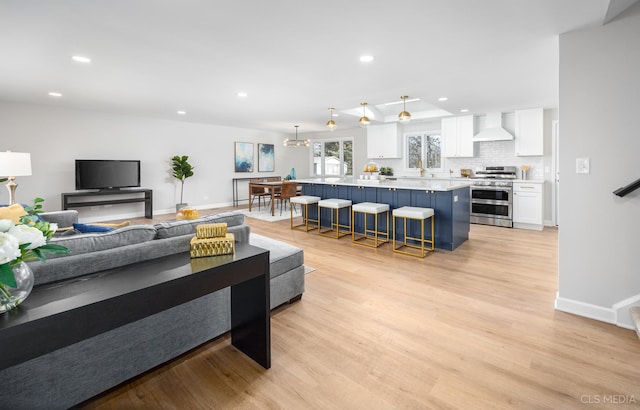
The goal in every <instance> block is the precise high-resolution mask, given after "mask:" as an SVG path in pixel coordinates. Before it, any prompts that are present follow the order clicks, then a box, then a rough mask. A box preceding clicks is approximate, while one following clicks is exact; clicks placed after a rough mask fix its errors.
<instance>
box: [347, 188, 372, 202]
mask: <svg viewBox="0 0 640 410" xmlns="http://www.w3.org/2000/svg"><path fill="white" fill-rule="evenodd" d="M349 188H350V189H349V197H348V198H345V199H350V200H351V202H353V203H354V204H359V203H360V202H376V198H377V194H376V188H371V187H366V186H352V187H349Z"/></svg>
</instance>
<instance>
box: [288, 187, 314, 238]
mask: <svg viewBox="0 0 640 410" xmlns="http://www.w3.org/2000/svg"><path fill="white" fill-rule="evenodd" d="M319 201H320V197H319V196H310V195H301V196H294V197H291V198H289V203H290V204H299V205H300V209H301V211H302V222H303V223H301V224H298V225H294V224H293V206H290V207H289V210H290V211H291V219H290V221H291V229H298V230H304V231H305V232H309V231H311V230H313V229H317V228H318V226H319V224H318V215H320V212H319V211H318V202H319ZM309 205H315V206H316V212H317V215H316V219H311V218H310V217H309ZM309 222H315V225H313V224H312V225H311V227H309ZM302 228H304V229H302Z"/></svg>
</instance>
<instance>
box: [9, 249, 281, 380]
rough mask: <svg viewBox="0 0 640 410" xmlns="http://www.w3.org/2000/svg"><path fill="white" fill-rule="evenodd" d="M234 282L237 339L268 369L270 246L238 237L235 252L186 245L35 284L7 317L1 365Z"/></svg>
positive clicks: (234, 336)
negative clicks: (206, 253) (210, 252)
mask: <svg viewBox="0 0 640 410" xmlns="http://www.w3.org/2000/svg"><path fill="white" fill-rule="evenodd" d="M228 286H231V327H232V329H231V343H232V344H233V345H234V346H235V347H237V348H238V349H239V350H241V351H242V352H244V353H245V354H246V355H247V356H249V357H250V358H252V359H253V360H255V361H256V362H257V363H259V364H260V365H261V366H262V367H264V368H266V369H268V368H269V367H271V324H270V316H269V301H270V284H269V251H267V250H264V249H261V248H257V247H254V246H251V245H249V244H246V243H236V252H235V254H233V255H221V256H212V257H206V258H196V259H190V257H189V252H185V253H179V254H175V255H169V256H165V257H162V258H158V259H152V260H149V261H144V262H139V263H135V264H131V265H127V266H124V267H121V268H117V269H112V270H108V271H103V272H98V273H96V274H92V275H88V276H85V277H83V278H82V280H77V279H76V280H71V281H68V282H66V283H63V284H60V283H56V284H51V285H44V286H41V287H36V288H34V290H33V292H32V293H31V295H30V296H29V297H28V298H27V299H26V300H25V301H24V302H23V303H22V304H21V305H20V306H18V308H16V309H15V310H13V311H11V312H8V313H4V314H3V315H1V316H0V346H2V354H0V370H2V369H5V368H8V367H10V366H14V365H16V364H19V363H22V362H25V361H27V360H30V359H33V358H36V357H38V356H41V355H44V354H47V353H51V352H53V351H55V350H57V349H60V348H63V347H66V346H69V345H71V344H74V343H77V342H79V341H81V340H84V339H88V338H91V337H93V336H96V335H99V334H101V333H105V332H108V331H110V330H112V329H115V328H117V327H120V326H123V325H126V324H128V323H132V322H135V321H137V320H140V319H142V318H145V317H147V316H151V315H153V314H156V313H158V312H161V311H164V310H167V309H170V308H172V307H174V306H178V305H180V304H183V303H186V302H189V301H191V300H194V299H197V298H199V297H201V296H204V295H207V294H209V293H212V292H215V291H217V290H220V289H223V288H225V287H228ZM149 300H153V303H149ZM105 317H108V318H109V320H105ZM96 370H98V369H96Z"/></svg>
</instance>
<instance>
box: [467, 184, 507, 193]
mask: <svg viewBox="0 0 640 410" xmlns="http://www.w3.org/2000/svg"><path fill="white" fill-rule="evenodd" d="M471 190H472V191H508V192H511V191H513V188H512V187H506V186H476V185H472V186H471Z"/></svg>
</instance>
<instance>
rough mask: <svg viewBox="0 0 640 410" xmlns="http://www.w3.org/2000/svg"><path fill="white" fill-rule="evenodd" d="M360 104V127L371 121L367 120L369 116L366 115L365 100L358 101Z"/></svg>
mask: <svg viewBox="0 0 640 410" xmlns="http://www.w3.org/2000/svg"><path fill="white" fill-rule="evenodd" d="M360 105H362V117H360V119H359V120H358V124H360V126H361V127H363V128H364V127H366V126H367V125H369V123H370V122H371V121H369V117H367V111H366V110H367V103H366V102H362V103H360Z"/></svg>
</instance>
